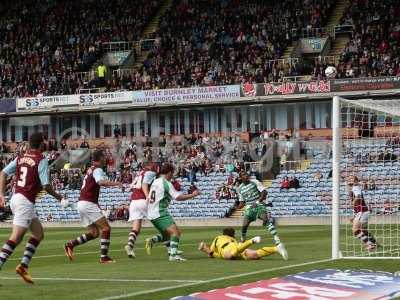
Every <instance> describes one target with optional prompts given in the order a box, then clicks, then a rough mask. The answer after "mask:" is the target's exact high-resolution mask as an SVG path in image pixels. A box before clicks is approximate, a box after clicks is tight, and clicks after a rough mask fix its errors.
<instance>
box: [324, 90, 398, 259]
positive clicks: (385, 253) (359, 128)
mask: <svg viewBox="0 0 400 300" xmlns="http://www.w3.org/2000/svg"><path fill="white" fill-rule="evenodd" d="M332 131H333V132H332V136H333V140H332V258H333V259H338V258H345V259H364V258H365V259H396V258H400V159H399V158H400V100H397V99H393V100H387V99H385V100H375V99H362V100H348V99H343V98H339V97H334V99H333V107H332Z"/></svg>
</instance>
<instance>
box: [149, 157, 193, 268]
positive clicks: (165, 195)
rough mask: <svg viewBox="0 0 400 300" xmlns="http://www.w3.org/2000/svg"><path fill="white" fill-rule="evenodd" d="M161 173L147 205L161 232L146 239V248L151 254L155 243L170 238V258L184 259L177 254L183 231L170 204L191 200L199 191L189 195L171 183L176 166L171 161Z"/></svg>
mask: <svg viewBox="0 0 400 300" xmlns="http://www.w3.org/2000/svg"><path fill="white" fill-rule="evenodd" d="M160 174H161V175H160V177H159V178H157V179H156V180H154V181H153V183H152V185H151V188H150V192H149V204H148V207H147V218H148V219H149V220H150V221H151V223H152V224H153V225H154V227H155V228H156V229H157V230H158V231H159V232H160V234H157V235H155V236H153V237H152V238H150V239H146V250H147V253H148V254H150V253H151V248H152V247H153V245H154V244H155V243H157V242H162V241H168V240H169V241H170V247H171V248H170V249H171V250H170V255H169V260H170V261H183V260H185V259H184V258H182V257H180V256H179V255H177V254H178V246H179V239H180V236H181V232H180V230H179V228H178V226H177V225H176V224H175V221H174V219H173V218H172V216H171V215H170V214H169V212H168V206H169V204H170V202H171V200H172V199H175V200H178V201H185V200H189V199H192V198H194V197H196V196H197V195H199V192H198V191H197V190H195V191H194V192H193V193H191V194H187V195H184V194H182V193H181V192H178V191H177V190H176V189H175V188H174V186H173V185H172V184H171V180H172V177H173V174H174V167H173V166H172V165H171V164H169V163H166V164H164V165H163V166H162V167H161V172H160Z"/></svg>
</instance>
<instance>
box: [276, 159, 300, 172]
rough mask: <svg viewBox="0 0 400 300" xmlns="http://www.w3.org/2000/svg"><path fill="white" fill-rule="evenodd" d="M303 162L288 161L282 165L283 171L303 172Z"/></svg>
mask: <svg viewBox="0 0 400 300" xmlns="http://www.w3.org/2000/svg"><path fill="white" fill-rule="evenodd" d="M301 163H302V161H301V160H288V161H286V162H284V163H283V164H280V165H281V170H286V171H288V170H301Z"/></svg>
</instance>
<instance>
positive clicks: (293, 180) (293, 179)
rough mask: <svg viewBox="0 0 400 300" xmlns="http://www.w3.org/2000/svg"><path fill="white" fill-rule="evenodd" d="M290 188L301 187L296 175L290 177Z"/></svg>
mask: <svg viewBox="0 0 400 300" xmlns="http://www.w3.org/2000/svg"><path fill="white" fill-rule="evenodd" d="M289 188H290V189H296V190H297V189H298V188H300V182H299V180H298V179H297V178H296V177H295V176H292V177H290V178H289Z"/></svg>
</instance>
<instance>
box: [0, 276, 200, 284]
mask: <svg viewBox="0 0 400 300" xmlns="http://www.w3.org/2000/svg"><path fill="white" fill-rule="evenodd" d="M0 280H20V278H19V277H0ZM35 280H43V281H94V282H98V281H102V282H177V283H201V282H203V281H202V280H173V279H172V280H168V279H112V278H110V279H105V278H69V277H67V278H61V277H35Z"/></svg>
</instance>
